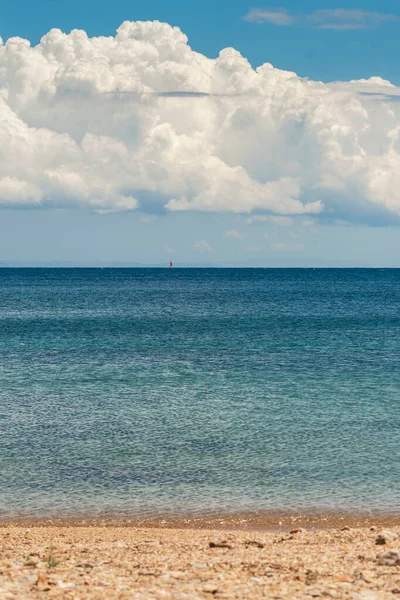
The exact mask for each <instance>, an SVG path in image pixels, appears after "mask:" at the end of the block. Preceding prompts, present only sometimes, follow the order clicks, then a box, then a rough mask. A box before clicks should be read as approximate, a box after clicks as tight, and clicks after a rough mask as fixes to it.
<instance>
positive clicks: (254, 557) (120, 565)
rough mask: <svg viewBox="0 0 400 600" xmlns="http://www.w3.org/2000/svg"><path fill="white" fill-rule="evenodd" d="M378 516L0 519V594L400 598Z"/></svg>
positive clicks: (399, 581) (390, 545)
mask: <svg viewBox="0 0 400 600" xmlns="http://www.w3.org/2000/svg"><path fill="white" fill-rule="evenodd" d="M286 525H287V524H286ZM380 525H381V523H377V524H376V525H371V524H368V525H367V524H366V523H365V524H364V526H363V527H358V528H353V527H350V526H349V525H348V524H345V525H343V523H342V526H341V527H340V528H338V527H336V528H334V529H308V530H307V529H304V528H302V527H294V528H293V529H291V530H288V529H287V528H284V527H283V528H282V530H280V531H277V530H275V531H260V530H257V529H256V528H254V527H251V526H248V525H242V527H241V528H239V529H238V528H236V529H216V528H213V529H205V528H197V529H192V528H176V527H173V526H172V525H171V524H168V526H167V527H152V528H150V527H137V526H126V524H125V526H123V525H120V526H115V525H113V524H106V525H99V524H90V525H82V524H81V525H68V526H67V525H64V526H62V525H49V524H41V525H39V524H34V525H30V526H29V524H28V523H25V524H23V525H22V524H19V525H15V524H3V525H2V526H1V527H0V598H1V599H2V600H11V599H14V598H16V599H23V598H35V599H36V598H37V599H38V598H40V599H42V598H60V599H61V598H65V599H67V598H68V599H71V600H78V599H79V600H83V599H89V598H90V599H109V598H110V599H114V598H115V599H117V598H118V599H128V598H132V599H133V598H138V599H139V598H140V599H142V598H143V599H146V600H147V599H149V600H151V599H164V598H165V599H169V598H171V599H172V598H174V599H175V598H176V599H181V600H183V599H185V598H187V599H193V600H195V599H200V598H202V599H203V598H206V599H210V598H274V599H276V600H277V599H279V598H291V599H295V598H320V597H321V598H323V597H326V598H351V599H353V600H374V599H375V598H382V599H386V598H387V599H388V598H395V597H396V596H397V595H398V597H400V566H398V564H397V563H400V555H399V554H397V550H399V551H400V527H399V526H392V527H391V529H390V530H389V531H388V533H384V534H383V535H381V536H380V537H379V534H380ZM221 527H222V525H221ZM377 540H378V541H380V542H382V543H377Z"/></svg>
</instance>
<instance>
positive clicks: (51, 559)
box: [46, 544, 59, 569]
mask: <svg viewBox="0 0 400 600" xmlns="http://www.w3.org/2000/svg"><path fill="white" fill-rule="evenodd" d="M54 551H55V548H54V546H53V544H51V546H50V548H49V553H48V555H47V559H46V564H47V566H48V568H49V569H54V567H56V566H57V565H58V562H59V561H58V560H57V559H56V557H55V554H54Z"/></svg>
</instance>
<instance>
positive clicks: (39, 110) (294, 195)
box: [0, 22, 400, 222]
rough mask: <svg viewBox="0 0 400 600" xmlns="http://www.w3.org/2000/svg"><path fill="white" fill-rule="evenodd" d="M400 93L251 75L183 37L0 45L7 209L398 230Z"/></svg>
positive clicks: (78, 35) (267, 68) (144, 26)
mask: <svg viewBox="0 0 400 600" xmlns="http://www.w3.org/2000/svg"><path fill="white" fill-rule="evenodd" d="M398 93H399V90H398V88H396V87H395V86H393V85H392V84H390V82H386V81H384V80H382V79H380V78H372V79H370V80H368V81H365V80H362V81H355V82H348V83H333V84H323V83H320V82H315V81H309V80H306V79H302V78H300V77H298V76H297V75H296V74H295V73H291V72H286V71H281V70H279V69H275V68H274V67H273V66H272V65H270V64H268V63H266V64H264V65H262V66H260V67H258V68H257V69H253V68H252V67H251V65H250V64H249V63H248V61H247V60H246V59H245V58H244V57H243V56H241V55H240V53H239V52H237V51H236V50H234V49H233V48H226V49H224V50H222V51H221V52H220V54H219V56H218V57H217V58H216V59H210V58H207V57H205V56H203V55H201V54H199V53H197V52H194V51H193V50H192V49H191V48H190V46H189V45H188V40H187V38H186V36H185V35H184V34H183V33H182V32H181V31H180V30H179V29H178V28H176V27H171V26H170V25H168V24H166V23H159V22H125V23H123V24H122V25H121V27H120V28H119V29H118V31H117V34H116V36H115V37H93V38H89V37H88V36H87V35H86V33H85V32H84V31H78V30H75V31H72V32H71V33H70V34H68V35H67V34H65V33H62V32H61V31H60V30H58V29H53V30H52V31H50V32H49V33H48V34H47V35H46V36H44V37H43V38H42V40H41V42H40V43H39V44H38V45H37V46H35V47H31V46H30V44H29V42H28V41H27V40H24V39H21V38H11V39H9V40H8V41H7V43H5V44H3V43H1V44H0V206H3V207H15V208H23V207H33V206H37V207H42V208H45V207H70V206H76V207H86V208H92V209H94V210H99V211H119V210H133V209H136V208H139V207H140V208H141V210H143V211H145V212H147V213H149V214H158V213H161V212H163V211H189V210H195V211H214V212H218V211H220V212H224V211H225V212H226V211H228V212H234V213H244V214H249V213H254V214H262V213H268V214H271V215H278V216H279V215H281V216H290V215H301V214H303V215H314V216H315V217H316V218H320V219H342V220H348V221H360V222H374V221H376V220H377V219H380V220H393V219H397V218H398V217H399V216H400V155H399V150H400V104H399V103H397V102H391V101H390V100H389V98H390V97H395V96H396V94H398Z"/></svg>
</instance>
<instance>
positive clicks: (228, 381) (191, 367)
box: [0, 269, 400, 515]
mask: <svg viewBox="0 0 400 600" xmlns="http://www.w3.org/2000/svg"><path fill="white" fill-rule="evenodd" d="M304 508H314V509H319V510H325V509H334V510H352V511H358V512H360V511H364V510H370V509H371V510H382V511H397V510H400V270H364V269H360V270H358V269H351V270H350V269H349V270H340V269H338V270H336V269H329V270H328V269H327V270H323V269H322V270H318V269H317V270H314V269H307V270H304V269H182V270H179V269H170V270H169V269H104V270H102V269H0V515H1V514H3V515H22V514H24V515H50V514H59V515H61V514H66V513H72V514H77V513H84V514H85V513H87V514H95V513H100V512H107V511H108V512H114V513H117V514H130V515H136V514H144V513H149V512H150V513H154V512H161V513H163V512H167V511H187V512H190V511H211V510H238V511H240V510H248V509H250V510H252V509H284V510H287V509H304Z"/></svg>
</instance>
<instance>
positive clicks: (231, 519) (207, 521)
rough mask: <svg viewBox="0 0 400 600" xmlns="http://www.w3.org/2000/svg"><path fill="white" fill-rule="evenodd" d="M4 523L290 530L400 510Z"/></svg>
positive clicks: (349, 523) (397, 522)
mask: <svg viewBox="0 0 400 600" xmlns="http://www.w3.org/2000/svg"><path fill="white" fill-rule="evenodd" d="M4 527H6V528H7V527H129V528H138V529H144V528H150V529H177V530H179V529H182V530H184V529H198V530H232V531H247V530H252V531H260V532H261V531H265V532H268V531H271V532H274V531H290V529H293V528H296V527H301V528H303V529H307V530H331V529H340V528H342V527H350V528H351V529H359V528H368V527H377V528H381V529H384V528H390V527H400V513H378V514H373V513H368V514H366V513H358V514H356V513H350V512H334V511H330V512H318V511H307V512H294V511H293V512H290V513H287V512H281V511H257V512H255V511H243V512H224V513H220V512H218V513H216V512H215V513H213V512H211V513H208V514H204V513H202V514H183V515H182V514H179V515H175V514H173V515H171V514H170V513H169V514H157V515H147V516H137V515H132V516H129V515H126V514H124V515H118V514H115V515H114V514H109V513H108V514H99V515H76V516H73V515H68V516H59V517H57V516H49V517H46V516H24V515H22V516H13V517H6V516H3V517H1V516H0V528H4Z"/></svg>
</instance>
